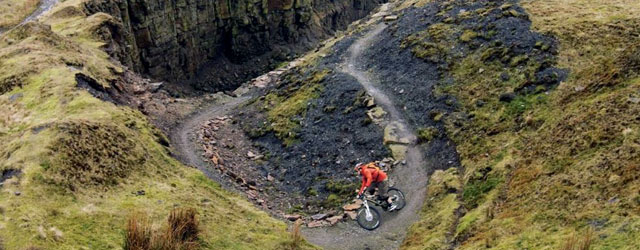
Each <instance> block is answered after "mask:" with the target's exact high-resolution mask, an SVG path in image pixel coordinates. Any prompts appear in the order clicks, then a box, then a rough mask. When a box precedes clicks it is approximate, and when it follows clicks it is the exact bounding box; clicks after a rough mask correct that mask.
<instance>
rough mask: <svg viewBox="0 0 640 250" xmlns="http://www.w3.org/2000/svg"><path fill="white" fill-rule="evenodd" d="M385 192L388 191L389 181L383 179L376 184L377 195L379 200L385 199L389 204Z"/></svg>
mask: <svg viewBox="0 0 640 250" xmlns="http://www.w3.org/2000/svg"><path fill="white" fill-rule="evenodd" d="M387 192H389V181H388V180H384V181H382V182H380V183H379V184H378V196H379V197H380V199H381V200H383V201H387V203H389V204H391V201H390V200H389V195H388V194H387Z"/></svg>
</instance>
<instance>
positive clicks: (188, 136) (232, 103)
mask: <svg viewBox="0 0 640 250" xmlns="http://www.w3.org/2000/svg"><path fill="white" fill-rule="evenodd" d="M249 99H251V96H241V97H236V98H230V99H229V100H225V101H222V102H221V103H215V104H212V105H211V106H210V107H209V108H205V109H202V110H201V111H198V112H195V113H194V114H192V115H190V116H188V117H186V118H185V119H184V120H183V121H182V123H180V125H178V126H176V127H175V128H174V129H173V130H172V131H171V133H170V135H169V137H170V139H171V145H172V147H173V148H174V149H175V151H174V152H173V153H174V155H175V157H176V158H178V160H180V161H181V162H182V163H183V164H186V165H189V166H193V167H196V168H198V169H199V170H200V171H202V172H203V173H204V174H205V175H206V176H207V177H209V178H210V179H212V180H214V181H216V182H218V183H220V184H222V185H223V186H225V187H226V188H228V189H229V188H230V186H228V185H225V184H227V183H228V181H226V180H224V179H223V177H222V176H221V175H219V174H218V173H216V172H212V170H211V168H209V163H207V162H205V161H204V158H203V157H202V156H201V150H200V146H199V145H198V144H197V142H198V140H196V139H197V138H196V136H197V135H196V132H197V131H198V129H199V128H200V127H201V126H202V124H204V123H205V122H206V121H208V120H211V119H212V118H214V117H219V116H224V115H226V114H227V113H229V112H230V111H231V110H233V109H234V108H235V107H237V106H238V105H240V104H242V103H243V102H245V101H247V100H249Z"/></svg>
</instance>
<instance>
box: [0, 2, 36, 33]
mask: <svg viewBox="0 0 640 250" xmlns="http://www.w3.org/2000/svg"><path fill="white" fill-rule="evenodd" d="M39 3H40V0H2V1H0V28H9V27H11V26H14V25H16V24H19V23H20V22H21V21H22V20H23V19H24V18H25V17H27V16H29V15H30V14H31V13H32V12H33V11H35V10H36V8H38V4H39Z"/></svg>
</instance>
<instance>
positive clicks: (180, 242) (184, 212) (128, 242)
mask: <svg viewBox="0 0 640 250" xmlns="http://www.w3.org/2000/svg"><path fill="white" fill-rule="evenodd" d="M199 233H200V229H199V223H198V219H197V212H196V210H195V209H193V208H177V209H174V210H173V211H171V212H170V213H169V218H168V219H167V226H166V227H165V228H164V229H163V230H155V231H154V230H152V229H151V226H150V224H149V220H148V218H147V216H146V215H145V214H143V213H134V214H132V215H131V216H130V217H129V220H128V221H127V229H126V237H125V243H124V249H126V250H150V249H153V250H175V249H179V250H192V249H198V248H199V246H200V244H199V242H198V234H199Z"/></svg>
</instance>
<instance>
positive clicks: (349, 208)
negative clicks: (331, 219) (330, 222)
mask: <svg viewBox="0 0 640 250" xmlns="http://www.w3.org/2000/svg"><path fill="white" fill-rule="evenodd" d="M360 207H362V202H360V203H353V204H347V205H344V206H343V207H342V209H344V211H354V210H358V208H360Z"/></svg>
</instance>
